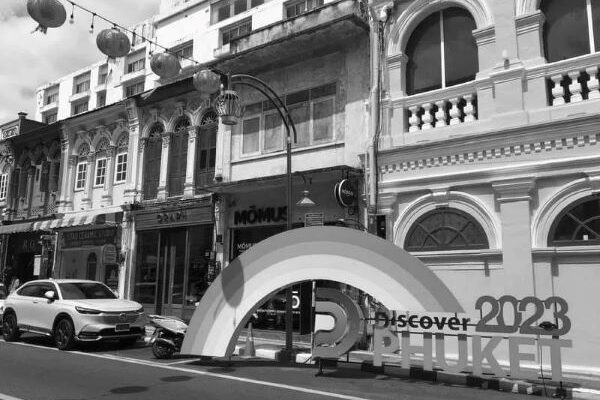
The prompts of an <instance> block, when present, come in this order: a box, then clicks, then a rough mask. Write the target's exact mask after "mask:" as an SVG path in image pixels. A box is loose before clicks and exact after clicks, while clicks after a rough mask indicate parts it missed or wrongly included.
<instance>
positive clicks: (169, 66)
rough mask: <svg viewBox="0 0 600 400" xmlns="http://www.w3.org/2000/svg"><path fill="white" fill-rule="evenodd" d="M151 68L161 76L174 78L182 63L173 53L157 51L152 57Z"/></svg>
mask: <svg viewBox="0 0 600 400" xmlns="http://www.w3.org/2000/svg"><path fill="white" fill-rule="evenodd" d="M150 68H151V69H152V72H154V73H155V74H156V75H158V76H160V77H161V78H172V77H174V76H175V75H177V74H178V73H179V70H181V64H180V63H179V60H178V59H177V57H175V56H174V55H173V54H171V53H156V54H154V55H153V56H152V58H151V59H150Z"/></svg>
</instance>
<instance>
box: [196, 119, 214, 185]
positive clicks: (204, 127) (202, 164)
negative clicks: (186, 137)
mask: <svg viewBox="0 0 600 400" xmlns="http://www.w3.org/2000/svg"><path fill="white" fill-rule="evenodd" d="M218 121H219V118H218V116H217V113H216V112H215V111H214V110H209V111H207V112H206V113H205V114H204V115H203V116H202V120H201V121H200V131H199V132H198V137H197V139H196V146H197V148H196V170H195V174H196V186H205V185H207V184H210V183H212V182H213V179H214V176H215V160H216V154H217V152H216V147H217V126H218V124H217V123H218Z"/></svg>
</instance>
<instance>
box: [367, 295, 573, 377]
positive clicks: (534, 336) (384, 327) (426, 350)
mask: <svg viewBox="0 0 600 400" xmlns="http://www.w3.org/2000/svg"><path fill="white" fill-rule="evenodd" d="M507 305H509V306H510V308H509V309H507V310H505V306H507ZM530 305H533V307H529V306H530ZM475 308H476V309H477V310H480V311H481V312H482V318H481V319H480V320H479V321H477V322H471V319H470V318H465V317H459V316H458V315H456V314H447V315H443V314H441V315H440V314H435V315H434V314H428V313H425V314H413V313H402V312H392V313H391V314H387V313H384V312H378V313H376V315H375V319H374V322H373V326H374V355H373V364H374V365H376V366H381V365H382V354H384V353H394V352H397V351H400V355H401V358H402V366H403V368H408V367H410V362H411V356H414V355H419V356H420V357H422V359H423V368H424V369H425V370H428V371H432V370H433V355H434V354H435V359H436V368H441V369H443V370H444V371H448V372H461V371H464V370H465V369H466V367H467V364H468V361H469V359H471V360H472V361H471V363H472V371H473V375H477V376H481V375H482V374H483V373H484V367H486V368H487V370H486V371H485V373H486V374H487V375H490V374H491V375H495V376H498V377H506V376H510V377H511V378H513V379H537V371H535V370H531V369H529V370H527V369H523V368H522V365H521V364H522V361H529V362H532V361H536V355H537V354H538V351H537V346H539V347H541V348H548V349H549V354H550V360H549V361H550V365H551V368H552V380H554V381H560V380H562V357H561V349H563V348H570V347H572V341H571V340H566V339H559V336H561V335H564V334H566V333H568V332H569V330H570V328H571V322H570V320H569V318H568V317H567V315H566V313H567V310H568V307H567V303H566V301H565V300H564V299H562V298H560V297H556V296H552V297H549V298H547V299H546V300H543V301H542V300H540V299H538V298H536V297H526V298H524V299H522V300H517V299H516V298H515V297H513V296H502V297H500V298H499V299H495V298H493V297H491V296H482V297H480V298H479V299H478V300H477V302H476V304H475ZM484 310H485V311H484ZM507 311H508V312H507ZM545 312H549V313H550V314H552V317H551V318H549V319H551V320H552V321H554V322H550V321H546V322H543V323H541V324H539V325H538V323H539V321H540V319H542V317H543V315H544V313H545ZM507 317H510V321H511V322H510V323H507V322H506V320H507ZM444 330H445V331H446V333H444V332H443V331H444ZM448 331H458V332H459V333H458V334H452V335H450V336H449V335H448V334H449V332H448ZM474 333H481V334H484V335H479V334H474ZM490 333H491V334H492V335H490ZM498 333H500V334H506V333H513V334H514V333H518V334H521V335H531V336H509V337H506V336H495V335H493V334H498ZM419 336H421V337H422V339H421V340H419V338H418V337H419ZM454 337H456V339H454ZM469 338H470V342H471V343H470V346H469V344H468V339H469ZM449 340H457V342H458V359H457V360H455V361H454V362H453V363H448V361H447V359H446V342H447V341H449ZM415 342H421V343H422V344H419V345H416V344H415ZM503 343H504V344H503ZM502 346H504V347H507V348H508V358H509V360H508V361H509V365H510V367H509V371H505V370H503V369H502V368H501V366H500V364H499V362H498V359H497V358H496V355H495V354H494V351H495V350H497V349H498V348H499V347H502ZM434 347H435V352H434ZM527 347H529V349H527ZM469 350H470V351H469ZM469 353H470V355H469ZM484 361H486V364H485V365H484Z"/></svg>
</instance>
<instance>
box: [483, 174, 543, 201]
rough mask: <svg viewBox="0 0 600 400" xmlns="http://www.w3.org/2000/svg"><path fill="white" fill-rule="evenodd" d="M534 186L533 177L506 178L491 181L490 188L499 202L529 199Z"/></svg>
mask: <svg viewBox="0 0 600 400" xmlns="http://www.w3.org/2000/svg"><path fill="white" fill-rule="evenodd" d="M534 187H535V179H533V178H524V179H507V180H503V181H497V182H492V188H493V189H494V191H495V192H496V195H497V201H498V202H499V203H508V202H512V201H530V200H531V196H530V193H531V191H532V190H533V188H534Z"/></svg>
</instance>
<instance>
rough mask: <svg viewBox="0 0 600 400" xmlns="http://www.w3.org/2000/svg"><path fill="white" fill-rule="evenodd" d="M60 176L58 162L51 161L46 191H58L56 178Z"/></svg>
mask: <svg viewBox="0 0 600 400" xmlns="http://www.w3.org/2000/svg"><path fill="white" fill-rule="evenodd" d="M59 174H60V163H59V162H58V161H52V162H51V163H50V178H49V182H48V191H49V192H57V191H58V176H59Z"/></svg>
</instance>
